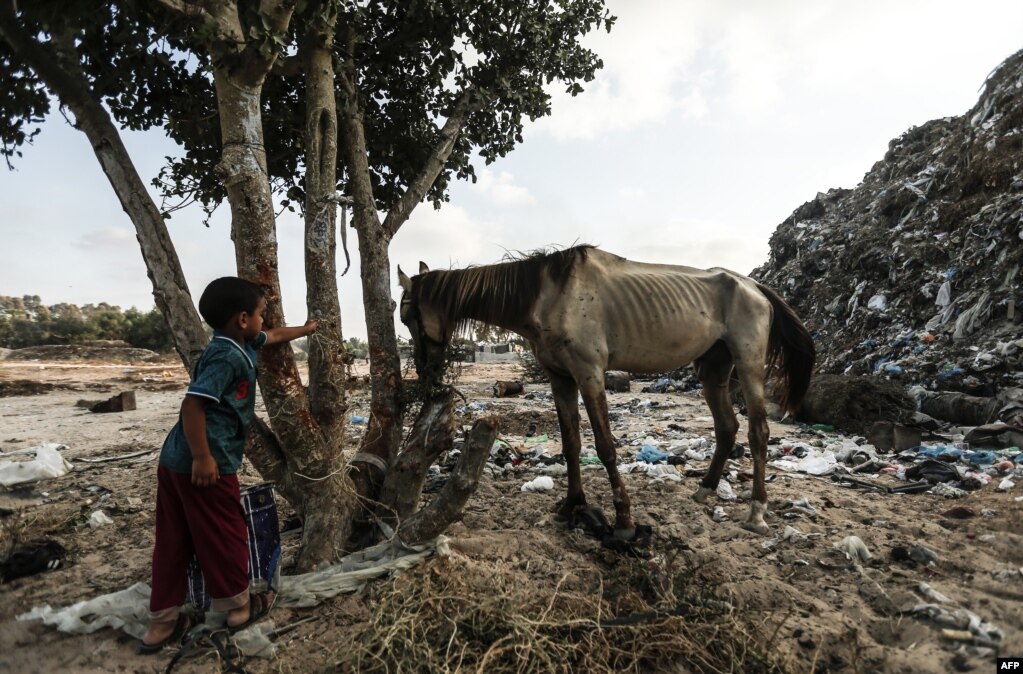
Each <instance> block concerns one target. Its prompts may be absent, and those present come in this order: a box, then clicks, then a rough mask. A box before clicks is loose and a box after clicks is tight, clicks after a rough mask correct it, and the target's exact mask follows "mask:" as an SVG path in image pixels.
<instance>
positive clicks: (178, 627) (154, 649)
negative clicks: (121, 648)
mask: <svg viewBox="0 0 1023 674" xmlns="http://www.w3.org/2000/svg"><path fill="white" fill-rule="evenodd" d="M197 624H198V623H197V622H196V621H195V620H194V619H193V618H192V617H191V616H189V615H187V614H185V613H179V614H178V620H177V622H176V623H174V629H173V630H172V631H171V633H170V634H169V635H167V637H166V638H165V639H161V640H160V641H157V642H156V643H155V644H147V643H146V642H145V641H142V640H139V644H138V646H136V647H135V652H136V653H138V654H139V655H152V654H154V653H159V652H160V651H161V650H163V648H164V646H169V645H170V644H173V643H176V642H178V641H181V639H182V637H184V636H185V634H186V633H188V630H190V629H192V628H193V627H195V626H196V625H197Z"/></svg>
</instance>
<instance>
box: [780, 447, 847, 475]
mask: <svg viewBox="0 0 1023 674" xmlns="http://www.w3.org/2000/svg"><path fill="white" fill-rule="evenodd" d="M768 465H771V466H774V467H775V468H781V469H782V470H784V471H788V472H796V473H806V474H807V475H830V474H831V473H834V472H835V469H836V468H837V467H838V459H837V458H836V457H835V453H834V452H830V451H824V452H820V451H813V452H810V453H808V454H806V455H805V456H803V457H802V458H799V459H792V458H789V457H785V458H782V459H775V460H774V461H770V462H768Z"/></svg>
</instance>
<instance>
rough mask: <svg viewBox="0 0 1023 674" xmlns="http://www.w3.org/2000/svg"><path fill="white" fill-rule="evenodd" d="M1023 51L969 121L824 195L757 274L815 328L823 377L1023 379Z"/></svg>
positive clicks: (967, 384) (966, 385) (777, 241)
mask: <svg viewBox="0 0 1023 674" xmlns="http://www.w3.org/2000/svg"><path fill="white" fill-rule="evenodd" d="M1021 156H1023V51H1020V52H1017V53H1016V54H1014V55H1013V56H1012V57H1010V58H1009V59H1007V60H1006V61H1005V62H1004V63H1002V64H1001V65H1000V66H999V67H998V68H997V69H996V70H995V71H994V72H993V73H992V74H991V75H990V76H989V77H988V79H987V81H986V82H985V83H984V87H983V92H982V94H981V96H980V100H979V101H978V102H977V104H976V105H975V106H974V107H973V109H972V110H970V111H969V112H968V113H967V114H965V115H963V116H960V117H948V118H944V119H937V120H933V121H930V122H927V123H926V124H923V125H922V126H919V127H913V128H911V129H910V130H908V131H906V132H905V133H904V134H902V135H901V136H900V137H898V138H896V139H894V140H892V141H891V142H890V143H889V149H888V152H887V153H886V154H885V156H884V159H882V160H881V161H879V162H877V163H876V164H874V166H873V168H871V170H870V172H869V173H867V174H866V175H865V176H864V178H863V181H862V182H861V183H860V184H859V185H858V186H857V187H855V188H854V189H831V190H829V191H828V192H827V193H819V194H818V195H817V196H816V197H815V198H814V199H813V200H812V201H809V202H807V203H805V204H803V205H802V206H800V207H799V208H797V209H796V210H795V211H794V212H793V214H792V215H791V216H790V217H789V218H788V219H787V220H785V221H784V222H783V223H781V225H779V227H778V229H777V230H776V231H775V233H774V235H773V236H772V237H771V242H770V245H771V255H770V260H769V261H768V262H767V263H766V264H764V265H763V266H761V267H759V268H757V269H756V270H754V272H753V273H752V276H753V277H754V278H756V279H758V280H760V281H762V282H764V283H766V284H767V285H770V286H772V287H775V288H777V289H778V290H779V291H780V292H781V293H782V294H783V295H784V296H785V297H786V299H787V300H788V301H789V302H790V303H791V304H792V305H793V306H794V307H795V308H796V310H797V311H798V313H799V314H800V316H801V317H802V318H803V320H804V321H805V322H806V325H807V327H808V328H809V329H810V331H811V332H812V333H813V334H814V337H815V340H816V343H817V348H818V354H819V358H818V362H819V365H820V371H821V372H825V373H833V374H842V373H848V374H873V375H879V376H884V377H889V378H892V379H895V380H898V381H900V382H902V383H905V384H921V385H924V386H926V387H927V388H929V389H932V390H950V391H960V392H964V393H970V394H972V395H985V396H986V395H992V394H993V393H994V392H995V391H997V390H999V389H1001V388H1003V387H1007V386H1020V385H1021V384H1023V339H1021V338H1020V335H1021V333H1023V326H1021V325H1020V323H1021V320H1023V292H1021V289H1020V288H1021V286H1020V284H1021V281H1023V275H1021V274H1020V266H1021V264H1023V162H1021V161H1020V157H1021Z"/></svg>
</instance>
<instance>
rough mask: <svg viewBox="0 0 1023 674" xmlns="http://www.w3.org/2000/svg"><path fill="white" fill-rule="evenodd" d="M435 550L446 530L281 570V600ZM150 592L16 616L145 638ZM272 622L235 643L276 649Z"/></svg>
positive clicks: (359, 581)
mask: <svg viewBox="0 0 1023 674" xmlns="http://www.w3.org/2000/svg"><path fill="white" fill-rule="evenodd" d="M434 553H437V554H440V555H449V554H451V548H450V547H449V546H448V539H447V537H446V536H438V537H437V538H436V539H434V540H433V541H430V542H429V543H425V544H423V545H417V546H407V545H402V544H400V543H398V542H390V541H388V542H384V543H380V544H378V545H374V546H373V547H370V548H366V549H365V550H361V551H359V552H356V553H353V554H351V555H347V556H346V557H344V558H343V559H342V560H341V561H340V562H338V563H337V564H334V565H332V566H328V567H326V568H323V569H319V570H317V571H313V572H311V573H305V574H300V575H297V576H281V587H280V592H279V593H278V596H277V604H278V605H280V606H289V607H294V608H306V607H310V606H316V605H317V604H319V603H320V602H322V601H323V600H324V599H328V598H330V597H333V596H335V595H338V594H341V593H344V592H355V591H356V590H359V589H361V588H362V587H363V586H364V585H365V584H366V583H367V581H369V580H372V579H374V578H378V577H380V576H383V575H385V574H387V573H390V572H392V571H400V570H403V569H408V568H410V567H413V566H415V565H417V564H419V563H420V562H422V561H423V560H424V559H426V558H427V557H429V556H430V555H432V554H434ZM149 595H150V588H149V585H147V584H146V583H136V584H134V585H132V586H131V587H129V588H127V589H126V590H121V591H120V592H114V593H111V594H105V595H102V596H100V597H96V598H95V599H90V600H88V601H80V602H78V603H77V604H72V605H71V606H67V607H64V608H58V609H54V608H51V607H50V606H49V605H46V606H37V607H35V608H33V609H32V610H31V611H28V612H27V613H22V614H21V615H18V616H17V619H18V620H42V621H43V623H44V624H46V625H50V626H52V627H55V628H56V629H57V631H59V632H68V633H72V634H89V633H91V632H95V631H96V630H99V629H102V628H104V627H112V628H114V629H120V630H123V631H124V632H126V633H128V634H130V635H131V636H133V637H135V638H138V639H141V638H142V635H143V634H145V633H146V630H147V629H148V626H149ZM221 618H222V615H221ZM214 619H215V618H214ZM207 622H210V619H208V620H207ZM268 625H270V623H266V622H263V623H257V624H255V625H253V626H252V627H250V628H248V629H247V630H244V631H242V632H239V633H238V634H237V635H235V637H234V640H235V642H236V645H241V646H242V647H243V648H242V650H243V651H244V652H246V654H249V655H259V656H268V655H272V653H273V649H272V648H267V642H268V635H267V632H268V631H269V630H270V629H271V628H270V627H268Z"/></svg>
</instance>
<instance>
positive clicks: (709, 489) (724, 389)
mask: <svg viewBox="0 0 1023 674" xmlns="http://www.w3.org/2000/svg"><path fill="white" fill-rule="evenodd" d="M695 364H696V370H697V373H698V374H699V377H700V382H701V383H702V384H703V397H704V399H705V400H706V401H707V406H708V407H710V413H711V415H712V416H713V417H714V441H715V449H714V458H712V459H711V462H710V468H708V469H707V474H706V475H705V476H704V477H703V480H701V481H700V488H699V489H697V490H696V493H695V494H694V495H693V498H694V499H695V500H696V501H698V502H699V503H706V502H707V498H708V497H709V496H710V495H711V494H713V493H714V492H715V491H716V490H717V488H718V483H719V482H720V481H721V473H722V471H723V470H724V468H725V462H726V461H727V460H728V456H729V455H730V454H731V452H732V448H733V447H734V446H735V434H736V432H737V431H738V430H739V422H738V420H736V418H735V410H734V409H733V407H732V400H731V395H730V393H729V390H728V383H729V379H730V377H731V374H732V354H731V353H730V352H729V351H728V348H727V347H726V346H725V344H724V343H723V342H717V343H716V344H715V345H714V346H713V347H711V349H710V350H709V351H707V353H705V354H704V355H703V356H701V357H700V358H698V359H697V360H696V363H695Z"/></svg>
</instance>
